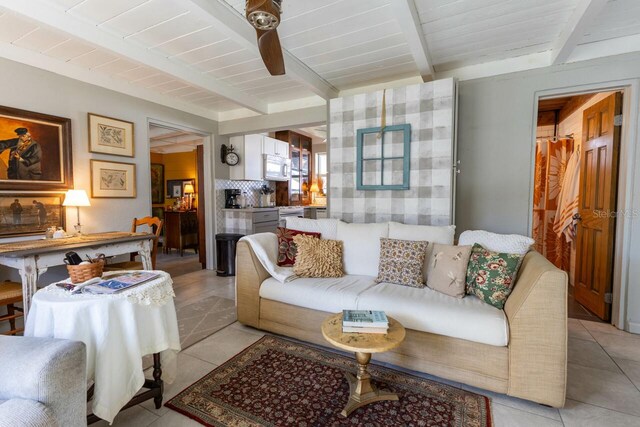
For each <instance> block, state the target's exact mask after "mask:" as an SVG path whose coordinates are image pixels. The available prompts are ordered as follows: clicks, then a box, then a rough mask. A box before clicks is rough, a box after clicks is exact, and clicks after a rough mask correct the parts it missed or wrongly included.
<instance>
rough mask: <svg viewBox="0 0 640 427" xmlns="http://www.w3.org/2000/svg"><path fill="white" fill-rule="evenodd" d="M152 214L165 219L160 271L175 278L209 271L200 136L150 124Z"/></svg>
mask: <svg viewBox="0 0 640 427" xmlns="http://www.w3.org/2000/svg"><path fill="white" fill-rule="evenodd" d="M148 135H149V147H150V151H151V153H150V160H151V212H152V216H154V217H158V218H160V219H162V220H163V223H164V226H163V232H162V235H161V237H160V241H159V244H158V254H157V260H156V268H157V269H159V270H164V271H167V272H168V273H169V274H171V276H172V277H176V276H180V275H183V274H187V273H190V272H193V271H198V270H201V269H205V268H206V267H207V256H206V252H207V251H206V237H205V236H206V234H205V218H206V216H205V209H206V208H205V198H206V195H205V192H204V183H205V176H204V163H205V161H204V143H205V140H206V139H207V138H208V137H207V135H203V134H201V133H198V132H195V131H191V130H184V129H177V128H172V127H170V126H167V125H164V124H162V125H160V124H156V123H149V133H148Z"/></svg>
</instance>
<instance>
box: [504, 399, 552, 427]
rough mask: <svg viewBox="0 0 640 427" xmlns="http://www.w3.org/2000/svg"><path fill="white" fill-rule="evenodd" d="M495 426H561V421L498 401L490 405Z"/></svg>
mask: <svg viewBox="0 0 640 427" xmlns="http://www.w3.org/2000/svg"><path fill="white" fill-rule="evenodd" d="M491 408H492V413H493V425H494V426H495V427H562V422H561V421H557V420H552V419H550V418H546V417H541V416H540V415H535V414H532V413H530V412H525V411H521V410H519V409H514V408H511V407H509V406H504V405H501V404H499V403H493V404H492V405H491Z"/></svg>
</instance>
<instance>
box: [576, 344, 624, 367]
mask: <svg viewBox="0 0 640 427" xmlns="http://www.w3.org/2000/svg"><path fill="white" fill-rule="evenodd" d="M568 358H569V363H575V364H577V365H581V366H589V367H591V368H598V369H606V370H608V371H612V372H620V368H618V365H616V364H615V362H614V361H613V359H611V357H609V355H608V354H607V353H606V352H605V351H604V350H603V349H602V347H600V344H598V343H597V342H595V341H585V340H581V339H577V338H569V355H568Z"/></svg>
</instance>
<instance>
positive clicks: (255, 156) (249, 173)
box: [229, 135, 263, 181]
mask: <svg viewBox="0 0 640 427" xmlns="http://www.w3.org/2000/svg"><path fill="white" fill-rule="evenodd" d="M262 139H263V135H242V136H232V137H231V138H229V143H230V144H231V145H233V148H234V151H235V152H236V153H237V154H238V156H239V157H240V162H238V164H237V165H235V166H229V178H230V179H233V180H251V181H260V180H262V176H263V175H262V149H263V147H262Z"/></svg>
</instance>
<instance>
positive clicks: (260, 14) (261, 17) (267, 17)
mask: <svg viewBox="0 0 640 427" xmlns="http://www.w3.org/2000/svg"><path fill="white" fill-rule="evenodd" d="M247 18H248V19H249V22H251V25H253V26H254V27H256V28H257V29H258V30H262V31H269V30H275V29H276V28H278V25H279V24H280V19H278V17H277V16H275V15H273V14H271V13H269V12H265V11H263V10H256V11H255V12H251V13H250V14H249V16H247Z"/></svg>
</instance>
